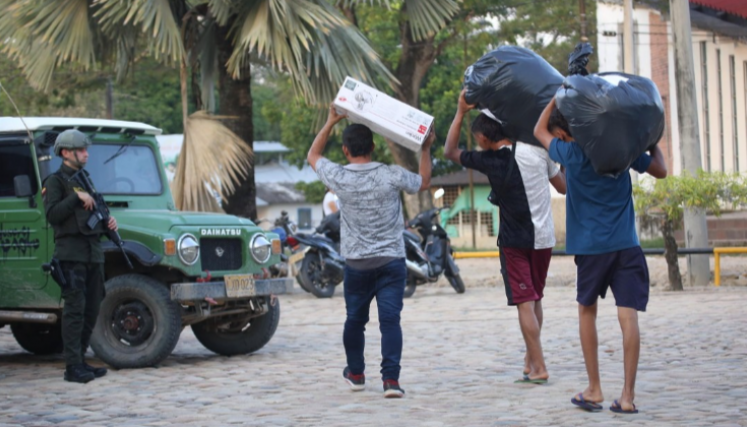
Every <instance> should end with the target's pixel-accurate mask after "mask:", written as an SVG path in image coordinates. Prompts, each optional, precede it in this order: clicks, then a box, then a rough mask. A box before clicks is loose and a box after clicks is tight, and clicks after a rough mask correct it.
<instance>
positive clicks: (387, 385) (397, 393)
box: [384, 380, 405, 398]
mask: <svg viewBox="0 0 747 427" xmlns="http://www.w3.org/2000/svg"><path fill="white" fill-rule="evenodd" d="M404 395H405V391H404V390H402V388H401V387H400V386H399V382H398V381H397V380H384V397H386V398H399V397H403V396H404Z"/></svg>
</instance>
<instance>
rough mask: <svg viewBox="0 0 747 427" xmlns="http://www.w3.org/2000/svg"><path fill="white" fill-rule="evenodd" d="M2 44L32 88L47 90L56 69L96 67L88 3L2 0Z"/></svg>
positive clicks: (0, 32)
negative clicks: (71, 65)
mask: <svg viewBox="0 0 747 427" xmlns="http://www.w3.org/2000/svg"><path fill="white" fill-rule="evenodd" d="M0 10H3V13H2V14H0V40H2V41H3V44H4V48H3V50H4V51H5V52H6V53H7V54H8V55H9V56H10V57H11V58H13V59H14V60H16V61H17V62H18V64H19V65H20V67H21V69H22V70H23V73H24V74H25V75H26V77H27V79H28V80H29V82H30V83H31V85H32V86H34V87H36V88H40V89H46V88H48V87H49V84H50V82H51V79H52V74H53V73H54V70H55V68H56V67H57V66H59V65H61V64H62V63H63V62H73V63H76V64H78V65H80V66H82V67H83V68H84V69H89V68H91V67H93V66H94V65H95V63H96V55H95V38H96V37H95V34H94V32H93V30H92V29H91V28H92V25H91V22H90V21H91V17H90V16H89V4H88V0H64V1H53V0H45V1H35V2H18V1H12V0H0Z"/></svg>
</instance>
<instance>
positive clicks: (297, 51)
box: [228, 0, 395, 103]
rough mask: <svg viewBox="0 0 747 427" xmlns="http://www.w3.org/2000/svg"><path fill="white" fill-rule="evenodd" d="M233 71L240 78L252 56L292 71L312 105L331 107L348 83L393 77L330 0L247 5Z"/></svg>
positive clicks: (273, 0) (240, 23)
mask: <svg viewBox="0 0 747 427" xmlns="http://www.w3.org/2000/svg"><path fill="white" fill-rule="evenodd" d="M234 31H235V34H236V41H235V49H234V53H233V55H232V56H231V58H230V59H229V61H228V70H229V72H231V73H232V74H233V75H234V76H238V75H240V73H241V70H242V69H243V68H244V66H245V65H246V63H247V61H249V59H250V53H254V54H257V55H259V56H260V57H262V58H264V59H266V60H267V61H268V62H269V63H270V64H271V65H272V66H273V67H274V68H275V69H277V70H283V71H288V72H289V73H290V75H291V76H292V78H293V80H294V87H295V88H296V90H297V91H299V92H300V94H302V95H303V96H304V98H306V99H307V100H308V101H309V102H311V103H327V102H329V101H330V100H331V99H332V97H333V96H334V94H335V93H336V91H337V88H338V87H339V85H340V84H342V82H343V81H344V79H345V76H351V77H355V78H357V79H360V80H362V81H366V82H369V83H371V84H374V82H375V81H376V79H377V78H378V77H381V76H384V77H385V78H386V79H387V80H389V81H390V82H392V81H394V80H395V79H394V77H393V76H392V74H391V73H390V72H389V70H388V69H387V68H386V66H385V65H384V64H383V63H382V62H381V61H380V59H379V57H378V55H377V54H376V53H375V52H374V50H373V48H372V47H371V46H370V44H369V43H368V41H367V40H366V38H365V37H363V35H362V34H361V33H360V32H359V31H358V30H357V29H356V28H355V27H353V26H352V25H351V24H350V23H349V22H347V20H346V19H345V18H344V17H343V16H342V15H341V14H340V13H339V11H337V9H335V8H334V6H332V5H331V4H329V3H327V2H326V1H325V0H264V1H256V2H247V3H246V4H244V6H243V8H242V9H241V10H240V13H239V15H238V16H237V19H236V23H235V28H234Z"/></svg>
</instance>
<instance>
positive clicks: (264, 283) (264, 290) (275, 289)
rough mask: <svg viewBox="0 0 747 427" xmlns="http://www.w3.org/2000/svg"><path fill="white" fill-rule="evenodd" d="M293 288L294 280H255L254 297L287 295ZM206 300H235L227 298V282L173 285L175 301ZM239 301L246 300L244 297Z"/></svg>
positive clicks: (172, 296)
mask: <svg viewBox="0 0 747 427" xmlns="http://www.w3.org/2000/svg"><path fill="white" fill-rule="evenodd" d="M292 287H293V279H292V278H282V279H263V280H255V281H254V289H255V293H254V295H252V297H261V296H270V295H280V294H285V293H287V292H288V291H289V290H290V289H291V288H292ZM205 298H212V299H214V300H216V301H219V300H230V299H233V298H228V297H227V296H226V282H203V283H174V284H172V285H171V299H172V300H174V301H179V302H187V301H200V300H204V299H205ZM238 299H244V297H242V298H238Z"/></svg>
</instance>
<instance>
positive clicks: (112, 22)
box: [93, 0, 184, 62]
mask: <svg viewBox="0 0 747 427" xmlns="http://www.w3.org/2000/svg"><path fill="white" fill-rule="evenodd" d="M93 5H94V6H95V7H97V10H96V12H95V13H94V17H95V18H96V19H98V21H99V22H100V24H101V27H102V29H103V31H104V32H111V31H113V29H114V28H116V27H117V26H119V25H122V24H125V25H126V24H132V25H137V26H138V27H140V28H141V29H142V31H143V33H144V34H145V36H146V37H148V38H149V39H150V40H151V42H152V43H149V46H150V49H151V52H152V53H153V55H154V56H155V57H156V58H166V59H168V60H170V61H173V62H177V61H179V59H180V58H181V56H182V55H183V54H184V48H183V44H182V40H181V34H180V31H179V25H178V22H177V21H178V17H177V16H176V15H175V11H174V10H172V5H171V2H170V1H169V0H129V1H121V0H94V2H93Z"/></svg>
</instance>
